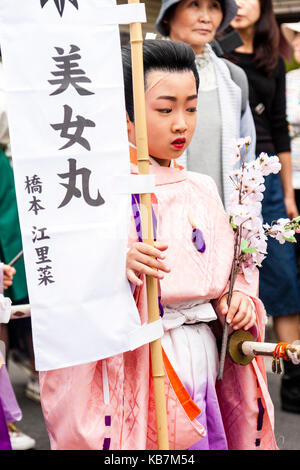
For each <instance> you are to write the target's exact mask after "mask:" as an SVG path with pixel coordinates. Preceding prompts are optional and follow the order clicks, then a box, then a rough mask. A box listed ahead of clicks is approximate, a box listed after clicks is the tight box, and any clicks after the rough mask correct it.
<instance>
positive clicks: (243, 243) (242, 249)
mask: <svg viewBox="0 0 300 470" xmlns="http://www.w3.org/2000/svg"><path fill="white" fill-rule="evenodd" d="M247 248H248V242H247V240H242V241H241V251H242V252H243V253H246V252H245V250H247Z"/></svg>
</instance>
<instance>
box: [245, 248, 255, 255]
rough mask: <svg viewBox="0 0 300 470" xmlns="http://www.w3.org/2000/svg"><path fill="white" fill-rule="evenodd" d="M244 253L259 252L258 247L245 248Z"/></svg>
mask: <svg viewBox="0 0 300 470" xmlns="http://www.w3.org/2000/svg"><path fill="white" fill-rule="evenodd" d="M243 253H245V254H247V253H258V250H257V249H256V248H246V249H245V250H243Z"/></svg>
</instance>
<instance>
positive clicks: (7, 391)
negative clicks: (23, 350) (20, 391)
mask: <svg viewBox="0 0 300 470" xmlns="http://www.w3.org/2000/svg"><path fill="white" fill-rule="evenodd" d="M0 357H1V358H2V356H1V354H0ZM0 401H1V406H2V410H3V413H4V416H5V420H6V422H7V423H10V422H12V423H14V422H15V421H20V419H21V418H22V412H21V410H20V407H19V405H18V403H17V400H16V396H15V393H14V391H13V388H12V385H11V382H10V378H9V375H8V373H7V370H6V366H5V365H4V364H3V365H2V367H1V368H0Z"/></svg>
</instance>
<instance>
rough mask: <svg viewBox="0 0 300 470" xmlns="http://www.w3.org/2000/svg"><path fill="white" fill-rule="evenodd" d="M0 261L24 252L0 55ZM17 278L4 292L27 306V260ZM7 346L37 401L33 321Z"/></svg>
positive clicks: (6, 336) (16, 330) (8, 332)
mask: <svg viewBox="0 0 300 470" xmlns="http://www.w3.org/2000/svg"><path fill="white" fill-rule="evenodd" d="M0 214H1V216H0V260H1V261H2V262H4V263H6V264H8V263H10V262H11V261H12V260H13V259H14V258H15V257H16V256H17V255H18V254H19V253H20V252H21V251H22V239H21V230H20V224H19V216H18V207H17V200H16V192H15V184H14V174H13V168H12V164H11V147H10V137H9V127H8V120H7V107H6V94H5V86H4V79H3V64H2V61H1V53H0ZM15 268H16V274H15V277H14V282H13V285H12V286H11V287H9V288H8V289H7V291H5V295H6V296H8V297H9V298H10V299H11V300H12V302H13V304H15V305H17V304H28V303H29V299H28V291H27V282H26V274H25V266H24V259H23V257H21V258H20V259H19V260H18V261H17V262H16V264H15ZM0 339H2V340H3V341H4V342H5V344H6V352H7V354H8V352H9V351H12V352H13V355H14V360H15V361H17V362H18V364H19V365H20V366H22V367H23V368H25V369H26V373H27V374H28V376H29V379H28V382H27V384H26V389H25V393H26V396H28V397H29V398H31V399H33V400H35V401H38V402H39V400H40V397H39V393H40V392H39V382H38V374H37V372H36V371H35V365H34V353H33V345H32V331H31V319H30V318H24V319H18V321H12V322H10V324H9V325H5V326H3V327H2V332H1V337H0Z"/></svg>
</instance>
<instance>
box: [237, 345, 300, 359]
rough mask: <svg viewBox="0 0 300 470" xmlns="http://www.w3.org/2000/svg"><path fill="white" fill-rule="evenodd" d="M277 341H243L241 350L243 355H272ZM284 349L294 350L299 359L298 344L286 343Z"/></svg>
mask: <svg viewBox="0 0 300 470" xmlns="http://www.w3.org/2000/svg"><path fill="white" fill-rule="evenodd" d="M276 346H277V343H259V342H252V341H243V343H242V344H241V350H242V352H243V354H245V356H253V357H254V356H273V354H274V350H275V347H276ZM286 350H288V351H291V352H295V353H296V354H297V357H298V359H300V345H299V344H288V345H287V346H286Z"/></svg>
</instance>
